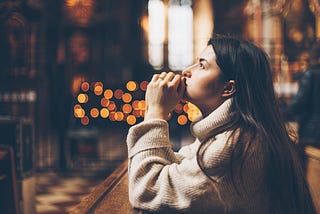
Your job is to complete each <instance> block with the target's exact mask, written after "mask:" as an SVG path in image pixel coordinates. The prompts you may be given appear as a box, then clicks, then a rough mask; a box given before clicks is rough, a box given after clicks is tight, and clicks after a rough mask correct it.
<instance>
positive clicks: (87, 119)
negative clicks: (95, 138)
mask: <svg viewBox="0 0 320 214" xmlns="http://www.w3.org/2000/svg"><path fill="white" fill-rule="evenodd" d="M89 121H90V120H89V117H88V116H84V117H83V118H81V124H82V125H85V126H86V125H88V124H89Z"/></svg>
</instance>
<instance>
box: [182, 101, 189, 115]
mask: <svg viewBox="0 0 320 214" xmlns="http://www.w3.org/2000/svg"><path fill="white" fill-rule="evenodd" d="M188 110H189V106H188V103H186V104H184V105H183V111H184V112H185V113H188Z"/></svg>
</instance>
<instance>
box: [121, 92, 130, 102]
mask: <svg viewBox="0 0 320 214" xmlns="http://www.w3.org/2000/svg"><path fill="white" fill-rule="evenodd" d="M131 100H132V95H131V94H129V93H124V94H123V95H122V101H123V102H125V103H129V102H131Z"/></svg>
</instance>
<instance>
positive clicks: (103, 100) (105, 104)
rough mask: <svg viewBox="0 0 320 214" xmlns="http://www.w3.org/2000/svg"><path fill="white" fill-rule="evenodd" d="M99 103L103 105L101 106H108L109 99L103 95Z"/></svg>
mask: <svg viewBox="0 0 320 214" xmlns="http://www.w3.org/2000/svg"><path fill="white" fill-rule="evenodd" d="M100 104H101V105H102V106H103V107H108V105H109V104H110V100H109V99H107V98H105V97H103V98H102V99H101V101H100Z"/></svg>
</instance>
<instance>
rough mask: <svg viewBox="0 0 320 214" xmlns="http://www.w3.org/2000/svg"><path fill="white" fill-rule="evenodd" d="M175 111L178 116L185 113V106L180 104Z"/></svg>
mask: <svg viewBox="0 0 320 214" xmlns="http://www.w3.org/2000/svg"><path fill="white" fill-rule="evenodd" d="M174 111H175V112H177V113H178V114H180V113H182V112H183V105H182V104H181V103H178V104H177V105H176V107H175V108H174Z"/></svg>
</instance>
